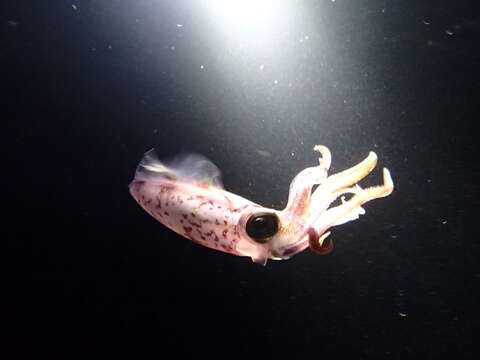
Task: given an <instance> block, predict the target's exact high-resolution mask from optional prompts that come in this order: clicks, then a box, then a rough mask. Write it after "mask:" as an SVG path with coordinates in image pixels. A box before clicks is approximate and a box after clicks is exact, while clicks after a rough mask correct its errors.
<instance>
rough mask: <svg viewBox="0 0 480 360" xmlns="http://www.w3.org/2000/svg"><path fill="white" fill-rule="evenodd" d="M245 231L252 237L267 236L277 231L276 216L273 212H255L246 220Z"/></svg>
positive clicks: (259, 238)
mask: <svg viewBox="0 0 480 360" xmlns="http://www.w3.org/2000/svg"><path fill="white" fill-rule="evenodd" d="M246 231H247V234H248V236H250V237H251V238H253V239H257V240H261V239H265V238H268V237H270V236H272V235H275V233H276V232H277V231H278V218H277V215H275V214H266V213H262V214H256V215H253V216H251V217H250V219H248V221H247V225H246Z"/></svg>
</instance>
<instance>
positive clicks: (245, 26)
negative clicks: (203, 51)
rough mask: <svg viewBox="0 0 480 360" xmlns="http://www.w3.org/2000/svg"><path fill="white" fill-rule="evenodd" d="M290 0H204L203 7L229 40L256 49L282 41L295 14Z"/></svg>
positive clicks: (228, 41) (231, 42) (222, 34)
mask: <svg viewBox="0 0 480 360" xmlns="http://www.w3.org/2000/svg"><path fill="white" fill-rule="evenodd" d="M288 4H291V1H288V0H204V1H202V6H203V7H204V9H205V11H206V12H207V13H208V16H209V17H210V19H211V20H212V22H213V23H214V24H215V25H216V27H217V29H218V31H219V33H220V34H221V36H222V37H224V38H225V40H226V41H227V43H230V44H236V45H237V46H241V47H245V48H251V49H256V50H255V51H257V50H258V49H259V48H264V47H269V46H272V45H273V44H272V43H278V41H282V39H281V35H282V34H284V32H285V30H287V28H288V23H289V21H290V20H291V16H292V14H291V13H290V11H288V10H289V9H290V7H289V6H288Z"/></svg>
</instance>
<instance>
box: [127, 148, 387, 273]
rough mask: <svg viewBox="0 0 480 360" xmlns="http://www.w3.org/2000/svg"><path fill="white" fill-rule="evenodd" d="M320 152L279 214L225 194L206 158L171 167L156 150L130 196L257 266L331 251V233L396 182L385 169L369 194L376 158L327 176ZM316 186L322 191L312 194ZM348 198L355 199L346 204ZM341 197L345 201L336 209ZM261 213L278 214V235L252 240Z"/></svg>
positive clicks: (185, 232) (175, 226)
mask: <svg viewBox="0 0 480 360" xmlns="http://www.w3.org/2000/svg"><path fill="white" fill-rule="evenodd" d="M314 150H315V151H318V152H319V153H321V158H320V159H319V165H317V166H313V167H309V168H306V169H304V170H302V171H301V172H300V173H299V174H298V175H297V176H296V177H295V178H294V179H293V181H292V183H291V184H290V191H289V197H288V202H287V206H286V207H285V209H283V210H281V211H277V210H274V209H268V208H264V207H262V206H260V205H257V204H255V203H253V202H251V201H249V200H247V199H244V198H242V197H240V196H238V195H235V194H232V193H230V192H228V191H226V190H225V189H224V188H223V186H222V184H221V180H220V172H219V170H218V169H217V167H216V166H215V165H213V164H212V163H211V162H210V161H209V160H208V159H206V158H203V157H201V156H200V155H189V156H187V157H183V158H182V159H180V160H178V161H176V162H174V163H173V164H172V165H171V166H166V165H165V164H163V163H162V162H160V161H159V160H158V159H157V158H156V156H155V154H154V153H152V151H150V152H147V153H146V154H145V155H144V157H143V159H142V161H141V162H140V165H139V166H138V168H137V172H136V174H135V179H134V180H133V181H132V183H131V184H130V193H131V194H132V196H133V197H134V198H135V200H136V201H137V202H138V203H139V204H140V205H141V206H142V207H143V208H144V209H145V210H146V211H147V212H148V213H149V214H150V215H152V216H153V217H154V218H155V219H157V220H158V221H159V222H161V223H162V224H164V225H165V226H167V227H169V228H170V229H172V230H173V231H175V232H177V233H178V234H180V235H182V236H185V237H186V238H188V239H190V240H192V241H194V242H196V243H198V244H201V245H204V246H207V247H209V248H212V249H216V250H220V251H223V252H227V253H230V254H234V255H239V256H249V257H251V258H252V260H253V261H254V262H256V263H258V264H262V265H265V264H266V262H267V260H268V259H274V260H280V259H288V258H290V257H291V256H293V255H295V254H297V253H299V252H301V251H303V250H304V249H306V248H307V247H310V249H311V250H312V251H314V252H315V253H318V254H326V253H329V252H330V251H331V250H332V249H333V242H332V241H325V239H326V238H327V236H328V235H329V234H330V232H329V231H328V229H329V228H330V227H332V226H336V225H340V224H343V223H345V222H348V221H352V220H356V219H358V218H359V216H360V215H363V214H364V213H365V210H364V209H363V208H362V206H361V205H363V204H364V203H366V202H368V201H370V200H373V199H377V198H381V197H385V196H388V195H389V194H390V193H391V192H392V191H393V181H392V178H391V176H390V172H389V171H388V170H387V169H384V170H383V182H384V183H383V185H379V186H373V187H369V188H366V189H362V188H360V186H358V185H356V184H357V182H358V181H360V180H361V179H362V178H364V177H365V176H367V175H368V174H369V173H370V172H371V171H372V170H373V168H374V167H375V165H376V163H377V156H376V155H375V153H373V152H370V154H369V155H368V156H367V157H366V158H365V159H364V160H363V161H361V162H360V163H358V164H357V165H355V166H353V167H351V168H349V169H346V170H344V171H342V172H339V173H336V174H333V175H331V176H328V170H329V167H330V163H331V155H330V151H329V150H328V149H327V148H326V147H325V146H320V145H317V146H315V148H314ZM314 185H319V186H318V187H317V188H316V189H315V191H313V192H312V188H313V186H314ZM352 185H354V186H352ZM344 194H352V195H353V196H352V198H351V199H350V200H348V201H345V200H344V198H343V197H342V196H343V195H344ZM338 197H340V198H342V204H341V205H338V206H334V207H330V205H331V203H332V202H334V201H335V200H336V199H337V198H338ZM256 213H271V214H274V215H276V217H277V219H278V231H276V233H275V234H274V235H272V236H270V237H268V238H264V239H252V238H250V237H249V236H248V234H247V232H246V226H247V223H248V219H249V218H251V216H252V215H254V214H256ZM260 240H261V241H260Z"/></svg>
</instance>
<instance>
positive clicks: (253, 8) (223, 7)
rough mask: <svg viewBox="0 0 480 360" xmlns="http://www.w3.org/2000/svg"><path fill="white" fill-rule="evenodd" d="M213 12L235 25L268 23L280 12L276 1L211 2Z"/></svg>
mask: <svg viewBox="0 0 480 360" xmlns="http://www.w3.org/2000/svg"><path fill="white" fill-rule="evenodd" d="M208 2H209V3H210V6H211V8H212V11H213V12H214V13H215V14H216V15H217V16H219V17H223V18H225V20H227V21H228V22H232V23H233V24H235V25H240V26H249V25H258V24H259V23H261V22H265V21H268V20H269V19H271V17H272V16H273V15H274V14H275V13H276V12H277V10H278V3H280V2H281V1H278V0H277V1H275V0H210V1H208Z"/></svg>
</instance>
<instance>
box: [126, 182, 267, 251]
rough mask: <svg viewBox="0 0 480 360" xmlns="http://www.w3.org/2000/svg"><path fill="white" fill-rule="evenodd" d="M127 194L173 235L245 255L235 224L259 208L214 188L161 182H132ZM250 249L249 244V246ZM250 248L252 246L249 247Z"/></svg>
mask: <svg viewBox="0 0 480 360" xmlns="http://www.w3.org/2000/svg"><path fill="white" fill-rule="evenodd" d="M130 192H131V194H132V196H133V197H134V198H135V199H136V200H137V202H138V203H139V204H140V205H141V206H142V207H143V208H144V209H145V210H146V211H147V212H148V213H149V214H150V215H152V216H153V217H154V218H155V219H157V220H158V221H160V222H161V223H162V224H164V225H165V226H168V227H169V228H170V229H172V230H173V231H175V232H176V233H178V234H180V235H183V236H185V237H186V238H188V239H190V240H192V241H194V242H196V243H199V244H201V245H204V246H207V247H209V248H212V249H216V250H220V251H224V252H228V253H231V254H235V255H240V256H242V255H245V254H244V253H242V252H241V251H239V250H237V248H239V249H241V248H244V247H245V244H244V245H243V246H239V243H241V242H242V241H245V240H242V238H241V235H240V231H239V228H238V226H239V225H238V223H239V220H240V216H241V215H242V213H244V212H245V211H249V210H252V209H254V208H258V207H259V206H258V205H256V204H254V203H252V202H251V201H248V200H246V199H244V198H242V197H240V196H237V195H235V194H232V193H229V192H227V191H224V190H221V189H218V188H215V187H213V186H201V184H187V183H183V182H178V181H170V180H163V181H162V182H161V183H159V182H158V181H157V182H148V181H144V180H134V181H133V182H132V184H131V186H130ZM248 245H249V246H247V247H250V244H248ZM251 246H255V245H254V244H251Z"/></svg>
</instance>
